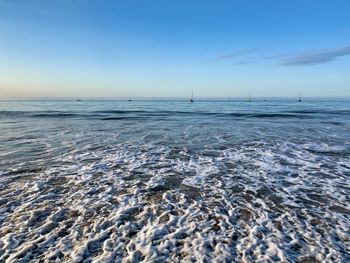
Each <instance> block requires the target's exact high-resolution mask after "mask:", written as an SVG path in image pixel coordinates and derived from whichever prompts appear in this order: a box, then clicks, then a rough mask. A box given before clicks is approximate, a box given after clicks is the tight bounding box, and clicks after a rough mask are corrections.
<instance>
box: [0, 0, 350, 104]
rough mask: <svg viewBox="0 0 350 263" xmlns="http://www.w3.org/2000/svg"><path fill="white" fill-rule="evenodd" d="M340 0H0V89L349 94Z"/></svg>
mask: <svg viewBox="0 0 350 263" xmlns="http://www.w3.org/2000/svg"><path fill="white" fill-rule="evenodd" d="M349 12H350V1H348V0H317V1H315V0H307V1H305V0H293V1H292V0H290V1H287V0H286V1H281V0H244V1H243V0H241V1H235V0H231V1H229V0H227V1H223V0H215V1H207V0H177V1H175V0H138V1H136V0H128V1H125V0H124V1H119V0H115V1H107V0H105V1H103V0H100V1H97V0H96V1H93V0H51V1H50V0H0V99H70V98H76V97H81V98H83V99H85V98H86V99H118V98H186V97H190V95H191V91H192V90H193V91H194V95H195V97H198V98H200V97H201V98H228V97H229V98H235V97H247V96H248V94H249V93H251V94H252V97H297V96H298V94H299V92H301V93H302V94H303V96H304V97H341V98H345V97H347V98H348V97H350V15H349Z"/></svg>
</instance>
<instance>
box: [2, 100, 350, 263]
mask: <svg viewBox="0 0 350 263" xmlns="http://www.w3.org/2000/svg"><path fill="white" fill-rule="evenodd" d="M0 131H1V133H0V262H27V261H32V262H41V261H50V262H62V261H66V262H139V261H143V262H232V261H233V262H253V261H255V262H269V261H270V262H271V261H280V262H298V261H300V262H349V261H350V238H349V236H350V232H349V226H350V207H349V203H350V202H349V201H350V102H334V101H333V102H318V101H312V102H302V103H296V102H292V101H267V102H252V103H248V102H195V103H192V104H191V103H189V102H176V101H168V102H165V101H163V102H160V101H133V102H121V101H110V102H99V101H81V102H75V101H74V102H71V101H61V102H59V101H56V102H49V101H48V102H38V101H34V102H33V101H32V102H30V101H29V102H15V101H13V102H0Z"/></svg>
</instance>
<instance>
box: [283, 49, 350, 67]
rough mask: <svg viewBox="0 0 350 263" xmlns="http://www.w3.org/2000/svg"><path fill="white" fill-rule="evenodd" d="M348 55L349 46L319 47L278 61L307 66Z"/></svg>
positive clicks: (289, 64)
mask: <svg viewBox="0 0 350 263" xmlns="http://www.w3.org/2000/svg"><path fill="white" fill-rule="evenodd" d="M346 55H350V46H347V47H342V48H337V49H321V50H314V51H308V52H303V53H299V54H296V55H290V56H288V57H287V58H285V59H282V60H281V61H280V65H283V66H307V65H316V64H322V63H327V62H331V61H334V60H335V59H336V58H338V57H341V56H346Z"/></svg>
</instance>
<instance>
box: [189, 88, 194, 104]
mask: <svg viewBox="0 0 350 263" xmlns="http://www.w3.org/2000/svg"><path fill="white" fill-rule="evenodd" d="M190 102H194V99H193V90H192V95H191V99H190Z"/></svg>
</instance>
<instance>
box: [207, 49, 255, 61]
mask: <svg viewBox="0 0 350 263" xmlns="http://www.w3.org/2000/svg"><path fill="white" fill-rule="evenodd" d="M257 50H258V49H257V48H251V49H243V50H240V51H237V52H234V53H229V54H224V55H221V56H217V57H215V58H214V60H226V59H233V58H236V57H240V56H242V55H246V54H250V53H254V52H255V51H257Z"/></svg>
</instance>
